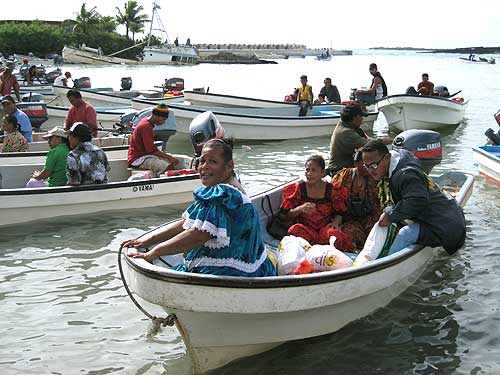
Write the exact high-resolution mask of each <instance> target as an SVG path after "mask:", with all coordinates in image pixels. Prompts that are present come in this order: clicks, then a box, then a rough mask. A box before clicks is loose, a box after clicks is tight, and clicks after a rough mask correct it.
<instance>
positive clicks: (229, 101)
mask: <svg viewBox="0 0 500 375" xmlns="http://www.w3.org/2000/svg"><path fill="white" fill-rule="evenodd" d="M184 99H185V100H186V101H188V102H190V103H191V104H193V105H205V106H214V107H250V108H276V107H285V106H292V107H297V104H296V103H290V102H283V101H279V100H266V99H256V98H247V97H243V96H235V95H223V94H212V93H208V92H200V91H184ZM339 108H340V106H339Z"/></svg>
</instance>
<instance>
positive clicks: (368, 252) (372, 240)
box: [353, 223, 389, 266]
mask: <svg viewBox="0 0 500 375" xmlns="http://www.w3.org/2000/svg"><path fill="white" fill-rule="evenodd" d="M388 228H389V227H381V226H380V225H378V223H376V224H375V225H374V226H373V228H372V230H371V231H370V233H369V234H368V237H367V239H366V242H365V246H364V247H363V250H361V252H360V253H359V254H358V256H357V257H356V259H355V260H354V263H353V265H354V266H360V265H362V264H365V263H366V262H369V261H371V260H374V259H377V257H378V256H379V255H380V252H381V251H382V249H383V247H384V243H385V239H386V238H387V230H388Z"/></svg>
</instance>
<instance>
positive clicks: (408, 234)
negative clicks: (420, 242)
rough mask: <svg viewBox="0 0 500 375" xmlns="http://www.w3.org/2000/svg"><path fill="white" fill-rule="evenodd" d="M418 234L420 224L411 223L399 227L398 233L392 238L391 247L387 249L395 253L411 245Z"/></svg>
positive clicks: (415, 240)
mask: <svg viewBox="0 0 500 375" xmlns="http://www.w3.org/2000/svg"><path fill="white" fill-rule="evenodd" d="M419 234H420V224H419V223H412V224H410V225H406V226H404V227H403V228H401V229H400V230H399V232H398V235H397V236H396V238H395V239H394V242H393V243H392V246H391V248H390V249H389V254H388V255H391V254H394V253H397V252H398V251H401V250H403V249H404V248H406V247H408V246H410V245H413V244H415V243H416V242H417V239H418V235H419Z"/></svg>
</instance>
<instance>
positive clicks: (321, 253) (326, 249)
mask: <svg viewBox="0 0 500 375" xmlns="http://www.w3.org/2000/svg"><path fill="white" fill-rule="evenodd" d="M335 240H336V238H335V237H334V236H332V237H331V238H330V245H313V246H312V247H311V248H310V249H309V251H308V252H307V253H306V259H307V261H308V262H309V263H311V264H312V265H313V272H323V271H331V270H338V269H341V268H346V267H351V266H352V260H351V258H349V257H348V256H347V255H345V254H344V253H343V252H342V251H340V250H338V249H336V248H335V246H334V245H333V244H334V243H335Z"/></svg>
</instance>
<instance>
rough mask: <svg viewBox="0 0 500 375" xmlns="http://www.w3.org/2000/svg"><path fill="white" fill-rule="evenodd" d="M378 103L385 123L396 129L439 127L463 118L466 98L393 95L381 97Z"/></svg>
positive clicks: (455, 123)
mask: <svg viewBox="0 0 500 375" xmlns="http://www.w3.org/2000/svg"><path fill="white" fill-rule="evenodd" d="M377 106H378V110H379V111H380V112H382V113H383V114H384V117H385V118H386V120H387V123H388V125H389V126H391V127H393V128H396V129H398V130H401V131H405V130H409V129H427V130H441V129H444V128H447V127H449V126H456V125H458V124H459V123H460V122H461V121H462V120H463V118H464V113H465V109H466V107H467V102H464V103H460V102H456V101H453V100H450V99H447V98H439V97H433V96H416V95H393V96H389V97H387V98H384V99H382V100H380V101H379V102H378V103H377Z"/></svg>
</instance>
